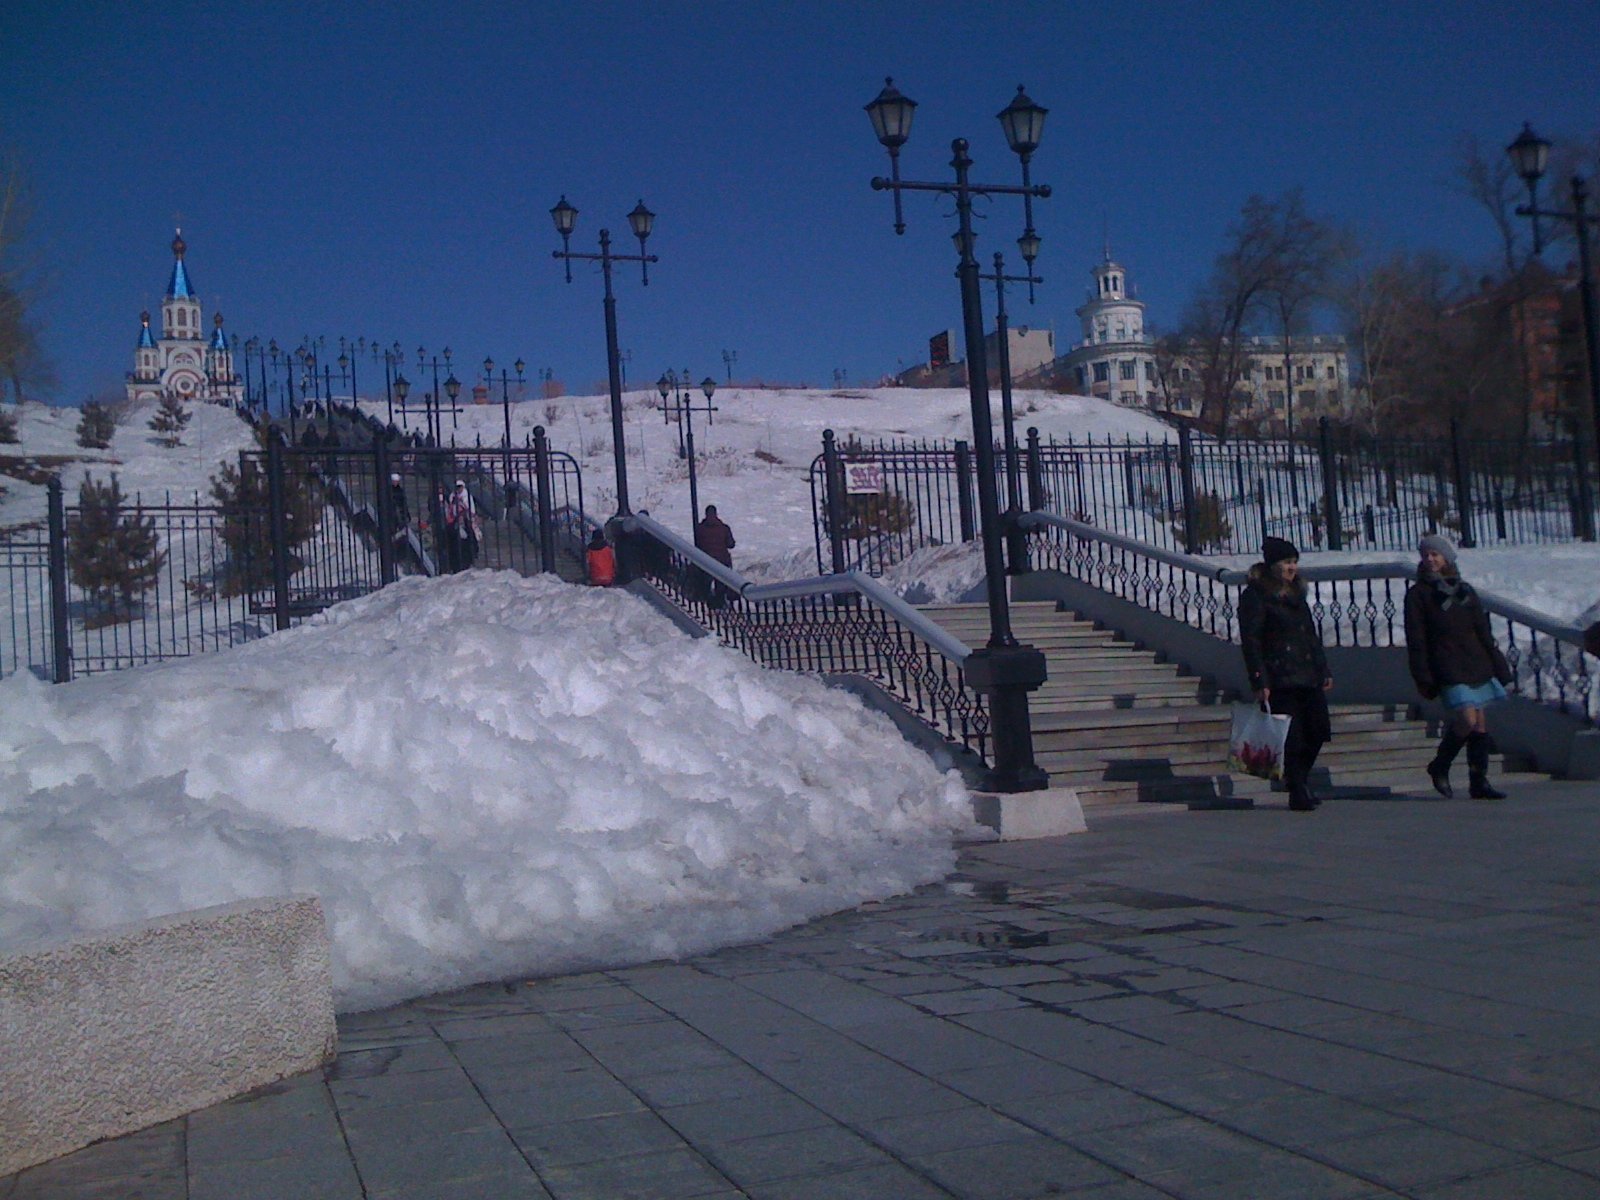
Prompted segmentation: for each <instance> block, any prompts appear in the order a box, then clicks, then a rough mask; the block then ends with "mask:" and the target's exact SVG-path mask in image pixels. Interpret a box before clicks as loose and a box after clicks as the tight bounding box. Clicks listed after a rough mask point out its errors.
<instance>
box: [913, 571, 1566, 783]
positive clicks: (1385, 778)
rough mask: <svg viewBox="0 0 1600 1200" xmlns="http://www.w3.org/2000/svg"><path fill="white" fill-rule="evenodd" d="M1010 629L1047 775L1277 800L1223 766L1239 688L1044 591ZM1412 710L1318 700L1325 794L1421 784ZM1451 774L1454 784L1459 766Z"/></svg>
mask: <svg viewBox="0 0 1600 1200" xmlns="http://www.w3.org/2000/svg"><path fill="white" fill-rule="evenodd" d="M923 611H924V612H925V613H927V614H928V615H929V616H930V617H931V618H932V619H934V620H936V621H939V622H940V624H941V625H943V626H944V627H945V628H946V629H948V630H950V631H951V632H952V633H953V634H954V635H955V636H957V637H959V638H961V639H962V640H963V641H965V642H967V644H968V645H972V646H980V645H982V644H983V643H984V642H985V641H986V640H987V638H988V630H989V623H988V610H987V608H986V606H984V605H981V604H977V605H930V606H928V607H926V608H924V609H923ZM1012 628H1013V632H1015V633H1016V635H1017V639H1018V640H1019V641H1021V642H1025V643H1028V644H1031V645H1034V646H1036V647H1037V648H1038V649H1040V650H1042V651H1043V652H1044V654H1045V656H1046V662H1047V668H1048V671H1049V678H1048V679H1047V681H1046V682H1045V684H1044V685H1043V686H1042V687H1040V688H1039V689H1038V690H1037V691H1035V692H1034V693H1032V695H1031V696H1030V698H1029V709H1030V713H1031V715H1032V721H1033V730H1034V751H1035V755H1036V757H1037V761H1038V763H1039V765H1040V766H1041V767H1042V768H1044V769H1045V770H1046V771H1047V772H1049V774H1050V778H1051V782H1052V784H1053V785H1055V786H1063V787H1072V788H1075V789H1077V791H1078V793H1079V797H1080V799H1081V801H1082V802H1083V803H1084V804H1085V805H1090V806H1096V805H1114V804H1128V803H1172V804H1187V805H1190V806H1192V807H1243V806H1248V805H1250V804H1251V803H1253V802H1255V801H1257V800H1259V801H1262V802H1264V803H1268V804H1282V803H1283V802H1284V796H1283V794H1282V789H1281V785H1273V784H1271V783H1270V782H1269V781H1267V780H1263V779H1257V778H1254V777H1252V776H1248V775H1235V774H1231V773H1229V772H1228V770H1227V752H1228V732H1229V728H1230V725H1231V719H1232V713H1231V711H1230V704H1232V703H1236V702H1245V703H1248V698H1247V697H1246V698H1242V700H1241V698H1238V697H1234V696H1230V695H1223V696H1220V697H1219V696H1218V695H1217V694H1216V693H1215V691H1214V689H1213V688H1212V685H1211V684H1210V682H1209V681H1207V680H1205V679H1202V678H1199V677H1197V676H1193V675H1186V674H1183V673H1182V667H1181V665H1180V664H1177V663H1172V662H1166V661H1162V660H1161V659H1160V657H1159V656H1158V655H1157V654H1155V653H1154V652H1152V651H1149V650H1144V649H1141V648H1140V647H1139V646H1138V645H1136V644H1135V643H1133V642H1131V641H1128V640H1126V639H1121V638H1119V637H1117V635H1116V634H1115V632H1114V631H1111V630H1106V629H1097V628H1096V627H1095V626H1094V625H1093V624H1092V623H1091V622H1088V621H1082V620H1079V619H1077V618H1075V617H1073V616H1072V615H1071V614H1069V613H1064V612H1059V611H1057V610H1056V609H1055V607H1054V605H1053V604H1051V603H1050V602H1047V601H1046V602H1030V603H1027V604H1019V605H1013V607H1012ZM1412 713H1413V706H1412V705H1411V704H1409V703H1388V704H1338V703H1335V704H1332V705H1330V712H1329V715H1330V717H1331V722H1332V726H1333V732H1334V739H1333V741H1331V742H1330V743H1329V744H1328V745H1327V746H1325V747H1324V748H1323V751H1322V754H1321V756H1320V757H1319V759H1318V766H1317V769H1316V771H1315V772H1314V774H1313V786H1315V787H1317V789H1318V791H1319V792H1320V793H1321V794H1323V795H1324V796H1327V797H1330V798H1336V797H1339V796H1344V797H1349V798H1382V797H1386V796H1389V795H1393V794H1399V795H1406V794H1412V793H1415V794H1418V795H1423V794H1428V793H1431V788H1430V786H1429V784H1428V780H1427V775H1426V772H1425V764H1426V763H1427V761H1428V759H1429V758H1430V757H1431V756H1432V751H1433V745H1434V742H1435V741H1436V739H1437V735H1438V730H1437V728H1436V726H1434V725H1432V724H1430V723H1429V722H1425V721H1421V720H1417V719H1414V718H1413V716H1412ZM1490 770H1491V772H1492V773H1493V774H1494V776H1495V777H1496V779H1497V780H1504V779H1512V778H1515V776H1513V775H1507V773H1506V770H1505V766H1504V763H1503V762H1501V761H1500V760H1499V758H1498V757H1496V758H1495V759H1494V760H1493V761H1492V762H1491V766H1490ZM1457 773H1458V774H1459V775H1460V777H1461V778H1460V779H1459V780H1457V785H1458V793H1459V794H1462V795H1464V794H1465V791H1466V769H1465V766H1464V765H1461V766H1460V768H1459V770H1458V772H1457ZM1528 777H1529V778H1539V776H1537V775H1532V776H1528ZM1275 789H1276V790H1275Z"/></svg>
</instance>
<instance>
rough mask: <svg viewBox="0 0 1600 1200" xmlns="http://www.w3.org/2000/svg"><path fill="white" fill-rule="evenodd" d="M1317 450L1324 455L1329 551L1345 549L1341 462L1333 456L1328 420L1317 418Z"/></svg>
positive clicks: (1325, 513) (1323, 469)
mask: <svg viewBox="0 0 1600 1200" xmlns="http://www.w3.org/2000/svg"><path fill="white" fill-rule="evenodd" d="M1317 450H1318V452H1319V453H1320V454H1321V455H1322V508H1323V517H1324V518H1325V520H1326V523H1327V528H1328V549H1329V550H1343V549H1344V523H1343V521H1341V519H1340V515H1339V462H1338V460H1337V459H1336V458H1334V455H1333V434H1332V431H1331V430H1330V429H1329V427H1328V418H1327V417H1319V418H1317Z"/></svg>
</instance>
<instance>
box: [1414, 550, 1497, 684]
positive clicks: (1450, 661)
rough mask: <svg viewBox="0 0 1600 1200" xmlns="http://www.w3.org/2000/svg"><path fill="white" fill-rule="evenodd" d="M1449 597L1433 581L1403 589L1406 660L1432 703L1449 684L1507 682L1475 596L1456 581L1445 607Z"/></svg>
mask: <svg viewBox="0 0 1600 1200" xmlns="http://www.w3.org/2000/svg"><path fill="white" fill-rule="evenodd" d="M1447 599H1448V598H1447V597H1446V596H1445V595H1444V594H1443V593H1441V592H1440V591H1439V589H1438V588H1437V587H1435V586H1434V585H1433V583H1432V582H1431V580H1423V579H1420V578H1419V579H1418V580H1417V582H1416V583H1413V584H1412V585H1411V587H1410V588H1408V589H1407V590H1406V657H1407V659H1408V660H1409V662H1410V665H1411V678H1412V679H1413V680H1414V681H1415V682H1416V685H1417V691H1419V692H1421V693H1422V694H1423V696H1425V697H1426V698H1428V699H1430V700H1431V699H1433V697H1435V696H1437V695H1438V694H1439V690H1440V689H1441V688H1447V687H1449V686H1450V685H1451V684H1456V683H1460V684H1465V685H1466V686H1467V687H1481V686H1483V685H1484V684H1486V683H1488V682H1489V680H1491V679H1498V680H1499V681H1500V682H1501V683H1505V684H1509V683H1510V682H1511V667H1510V665H1509V664H1507V662H1506V656H1505V655H1504V654H1502V653H1500V648H1499V647H1498V646H1496V645H1495V644H1494V635H1493V634H1492V633H1491V632H1490V631H1489V613H1488V611H1487V610H1485V608H1484V607H1483V601H1481V600H1479V599H1478V593H1477V592H1475V591H1473V590H1472V587H1471V585H1470V584H1467V583H1459V585H1458V589H1457V592H1456V595H1455V598H1454V599H1453V600H1452V601H1451V602H1450V603H1449V605H1448V607H1447V606H1446V600H1447Z"/></svg>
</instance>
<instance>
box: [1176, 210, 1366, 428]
mask: <svg viewBox="0 0 1600 1200" xmlns="http://www.w3.org/2000/svg"><path fill="white" fill-rule="evenodd" d="M1336 245H1337V238H1336V235H1335V234H1334V233H1333V231H1331V230H1330V229H1329V228H1328V227H1327V226H1326V225H1324V224H1323V223H1322V222H1320V221H1317V220H1316V219H1315V218H1313V217H1311V216H1310V215H1308V214H1307V212H1306V209H1305V201H1304V198H1303V197H1302V196H1301V194H1300V192H1299V191H1298V190H1297V191H1292V192H1289V193H1287V194H1285V195H1284V196H1281V197H1279V198H1277V199H1271V200H1269V199H1266V198H1264V197H1262V196H1251V197H1250V198H1249V199H1248V200H1246V201H1245V202H1244V206H1243V208H1241V209H1240V212H1239V219H1238V220H1237V221H1236V222H1235V223H1234V224H1233V225H1232V226H1231V227H1230V228H1229V230H1228V233H1227V243H1226V246H1225V248H1224V249H1223V252H1222V253H1221V254H1220V255H1218V256H1217V261H1216V265H1215V266H1214V267H1213V268H1212V272H1211V277H1210V278H1209V279H1208V280H1207V281H1206V282H1205V284H1203V285H1202V286H1201V288H1200V290H1199V292H1198V293H1197V295H1196V296H1195V298H1194V300H1193V302H1192V303H1191V305H1190V307H1189V311H1188V313H1187V315H1186V317H1185V320H1184V324H1183V332H1184V342H1185V344H1186V346H1187V347H1188V349H1189V353H1190V354H1191V355H1192V357H1193V359H1194V361H1195V365H1196V370H1197V373H1198V375H1199V383H1200V394H1201V401H1200V419H1201V422H1202V423H1203V424H1204V425H1205V426H1206V427H1207V428H1208V429H1211V430H1212V431H1214V432H1215V433H1216V435H1217V437H1218V438H1222V439H1226V437H1227V435H1228V424H1229V421H1230V418H1231V416H1232V411H1233V405H1234V401H1235V399H1236V398H1237V393H1238V390H1239V383H1240V381H1241V380H1242V379H1243V377H1244V371H1245V368H1246V366H1247V365H1248V361H1249V355H1248V354H1247V353H1246V351H1245V347H1244V335H1245V334H1246V333H1247V332H1248V331H1249V330H1250V329H1251V328H1253V327H1256V326H1258V325H1259V324H1261V323H1263V322H1264V321H1266V320H1267V319H1269V318H1270V317H1271V315H1272V313H1273V311H1274V310H1273V307H1272V302H1273V298H1274V296H1275V295H1278V294H1284V295H1289V296H1293V297H1296V298H1295V299H1294V300H1293V301H1292V304H1291V309H1290V311H1291V316H1292V315H1293V313H1294V312H1295V311H1298V309H1299V308H1300V307H1301V306H1302V305H1304V304H1305V303H1307V302H1306V301H1305V300H1304V299H1300V298H1299V294H1300V293H1301V292H1303V291H1305V290H1306V289H1307V288H1310V289H1311V290H1312V291H1314V292H1320V291H1321V290H1322V289H1323V288H1324V287H1325V279H1326V277H1327V275H1328V274H1329V273H1330V272H1331V270H1332V266H1333V264H1332V262H1331V261H1326V260H1327V259H1328V256H1329V255H1331V254H1332V253H1334V247H1335V246H1336ZM1286 382H1287V383H1288V384H1289V385H1291V386H1292V384H1293V381H1292V380H1288V381H1286Z"/></svg>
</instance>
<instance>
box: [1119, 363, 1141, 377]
mask: <svg viewBox="0 0 1600 1200" xmlns="http://www.w3.org/2000/svg"><path fill="white" fill-rule="evenodd" d="M1137 365H1138V364H1137V363H1135V362H1134V361H1133V360H1131V359H1125V360H1123V361H1122V362H1121V363H1119V364H1118V366H1120V367H1121V368H1122V378H1124V379H1133V378H1135V375H1134V367H1136V366H1137Z"/></svg>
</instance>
